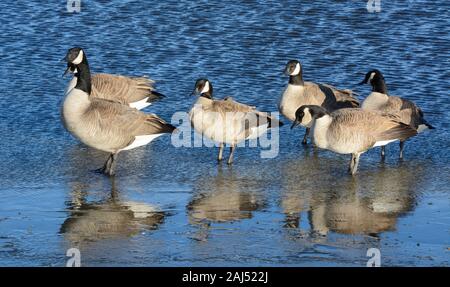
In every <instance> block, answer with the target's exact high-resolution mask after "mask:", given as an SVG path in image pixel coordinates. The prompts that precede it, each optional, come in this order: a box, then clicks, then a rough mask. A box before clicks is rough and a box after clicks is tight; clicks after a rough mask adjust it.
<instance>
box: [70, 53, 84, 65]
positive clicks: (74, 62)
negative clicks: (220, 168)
mask: <svg viewBox="0 0 450 287" xmlns="http://www.w3.org/2000/svg"><path fill="white" fill-rule="evenodd" d="M81 61H83V50H80V53H78V56H77V57H76V58H75V60H73V61H72V63H73V64H75V65H78V64H80V63H81Z"/></svg>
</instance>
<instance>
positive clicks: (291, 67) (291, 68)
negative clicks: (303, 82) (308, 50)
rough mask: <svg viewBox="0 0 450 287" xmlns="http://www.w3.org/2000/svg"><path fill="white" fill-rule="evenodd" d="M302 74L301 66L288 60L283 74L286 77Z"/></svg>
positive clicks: (297, 62) (294, 61)
mask: <svg viewBox="0 0 450 287" xmlns="http://www.w3.org/2000/svg"><path fill="white" fill-rule="evenodd" d="M301 72H302V65H301V64H300V62H299V61H297V60H290V61H289V62H287V64H286V67H285V69H284V73H285V74H286V75H287V76H297V75H299V74H300V73H301Z"/></svg>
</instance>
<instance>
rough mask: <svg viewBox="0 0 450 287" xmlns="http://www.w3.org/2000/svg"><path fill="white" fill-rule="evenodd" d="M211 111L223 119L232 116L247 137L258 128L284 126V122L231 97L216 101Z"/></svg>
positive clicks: (235, 123)
mask: <svg viewBox="0 0 450 287" xmlns="http://www.w3.org/2000/svg"><path fill="white" fill-rule="evenodd" d="M211 111H213V112H216V113H218V114H220V115H221V116H222V117H225V116H228V117H230V115H231V117H232V118H233V122H234V125H240V126H241V131H242V132H244V133H245V136H246V137H247V136H249V135H250V134H251V133H253V132H254V131H255V130H254V129H255V128H258V127H262V126H265V125H267V127H266V128H270V127H272V126H282V125H283V123H282V122H280V121H278V120H277V119H275V118H274V117H272V116H269V114H268V113H266V112H260V111H258V110H256V107H254V106H249V105H245V104H242V103H239V102H237V101H234V100H233V99H232V98H231V97H227V98H225V99H224V100H216V101H214V102H213V104H212V105H211Z"/></svg>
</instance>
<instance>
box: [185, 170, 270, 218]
mask: <svg viewBox="0 0 450 287" xmlns="http://www.w3.org/2000/svg"><path fill="white" fill-rule="evenodd" d="M258 188H259V187H258V186H257V184H255V183H253V182H252V181H246V180H245V179H242V178H238V176H237V175H236V173H235V172H234V171H233V169H229V170H227V171H226V172H224V171H223V170H222V169H220V168H219V170H218V173H217V175H216V176H210V177H204V178H203V179H201V180H200V181H198V182H197V184H196V186H195V187H194V190H195V192H196V193H197V194H196V195H195V196H194V198H193V199H192V200H191V201H190V202H189V204H188V206H187V210H188V216H189V222H190V223H191V224H200V223H205V222H206V223H211V222H232V221H238V220H243V219H250V218H252V212H253V211H256V210H258V209H260V208H262V207H263V206H264V202H263V200H262V198H261V197H260V193H259V192H258V191H257V189H258Z"/></svg>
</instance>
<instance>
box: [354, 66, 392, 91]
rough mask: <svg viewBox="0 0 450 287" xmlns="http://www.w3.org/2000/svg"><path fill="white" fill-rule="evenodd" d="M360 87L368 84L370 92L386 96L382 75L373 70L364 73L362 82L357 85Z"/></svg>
mask: <svg viewBox="0 0 450 287" xmlns="http://www.w3.org/2000/svg"><path fill="white" fill-rule="evenodd" d="M359 84H360V85H364V84H369V85H371V86H372V91H374V92H379V93H383V94H387V87H386V83H385V80H384V76H383V74H382V73H381V72H380V71H379V70H377V69H373V70H370V71H369V72H367V73H366V76H365V77H364V80H363V81H362V82H361V83H359Z"/></svg>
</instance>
